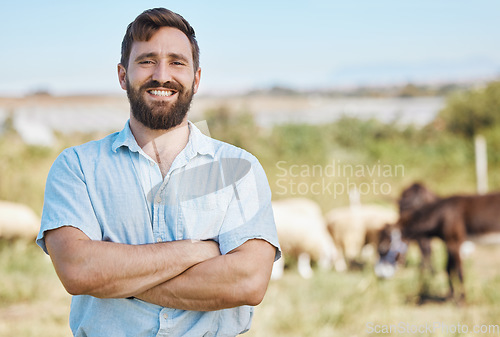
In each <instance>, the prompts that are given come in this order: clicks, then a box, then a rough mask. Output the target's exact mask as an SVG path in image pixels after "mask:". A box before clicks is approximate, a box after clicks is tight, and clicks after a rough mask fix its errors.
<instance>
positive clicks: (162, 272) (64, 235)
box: [45, 227, 220, 298]
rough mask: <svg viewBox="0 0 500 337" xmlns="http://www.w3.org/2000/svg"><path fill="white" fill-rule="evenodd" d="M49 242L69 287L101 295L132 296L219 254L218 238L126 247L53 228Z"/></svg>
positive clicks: (72, 230) (74, 291)
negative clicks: (214, 239) (216, 240)
mask: <svg viewBox="0 0 500 337" xmlns="http://www.w3.org/2000/svg"><path fill="white" fill-rule="evenodd" d="M45 243H46V245H47V250H48V252H49V254H50V257H51V259H52V262H53V264H54V267H55V270H56V272H57V275H58V276H59V278H60V279H61V282H62V284H63V285H64V287H65V288H66V290H67V291H68V292H69V293H70V294H72V295H92V296H95V297H100V298H123V297H129V296H133V295H135V294H138V293H141V292H144V291H146V290H148V289H150V288H152V287H154V286H156V285H158V284H161V283H164V282H166V281H168V280H170V279H172V278H173V277H176V276H177V275H179V274H181V273H182V272H184V271H185V270H186V269H188V268H190V267H192V266H194V265H196V264H198V263H200V262H202V261H206V260H209V259H211V258H214V257H217V256H219V255H220V252H219V246H218V244H217V243H216V242H214V241H197V240H181V241H172V242H163V243H156V244H147V245H127V244H120V243H113V242H104V241H92V240H90V239H89V238H88V237H87V236H86V235H85V234H84V233H83V232H82V231H80V230H79V229H77V228H74V227H60V228H57V229H54V230H50V231H48V232H47V233H45Z"/></svg>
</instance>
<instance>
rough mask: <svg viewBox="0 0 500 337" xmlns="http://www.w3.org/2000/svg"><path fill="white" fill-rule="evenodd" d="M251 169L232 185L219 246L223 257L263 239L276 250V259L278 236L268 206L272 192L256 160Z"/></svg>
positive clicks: (278, 247)
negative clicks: (251, 242) (250, 242)
mask: <svg viewBox="0 0 500 337" xmlns="http://www.w3.org/2000/svg"><path fill="white" fill-rule="evenodd" d="M250 163H251V166H250V170H249V171H248V173H246V175H245V176H244V177H242V178H241V179H240V180H239V181H238V182H236V184H234V186H233V189H234V191H233V196H232V199H231V201H230V203H229V207H228V209H227V212H226V215H225V218H224V221H223V224H222V227H221V231H220V233H219V247H220V250H221V253H222V254H226V253H228V252H230V251H231V250H233V249H235V248H237V247H239V246H241V245H242V244H243V243H245V242H246V241H248V240H251V239H262V240H265V241H267V242H269V243H270V244H271V245H273V246H274V247H275V248H276V255H275V260H278V259H279V258H280V256H281V250H280V246H279V242H278V234H277V232H276V225H275V223H274V216H273V210H272V206H271V189H270V188H269V183H268V180H267V177H266V174H265V172H264V169H263V168H262V166H261V165H260V163H259V162H258V161H257V159H255V157H252V158H250Z"/></svg>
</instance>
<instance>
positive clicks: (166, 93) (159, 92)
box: [148, 89, 177, 97]
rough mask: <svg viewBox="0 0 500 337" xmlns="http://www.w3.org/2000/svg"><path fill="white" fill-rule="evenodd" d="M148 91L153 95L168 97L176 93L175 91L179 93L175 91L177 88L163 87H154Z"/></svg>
mask: <svg viewBox="0 0 500 337" xmlns="http://www.w3.org/2000/svg"><path fill="white" fill-rule="evenodd" d="M148 93H149V94H151V95H153V96H159V97H168V96H172V95H174V94H175V93H177V91H175V90H163V89H152V90H148Z"/></svg>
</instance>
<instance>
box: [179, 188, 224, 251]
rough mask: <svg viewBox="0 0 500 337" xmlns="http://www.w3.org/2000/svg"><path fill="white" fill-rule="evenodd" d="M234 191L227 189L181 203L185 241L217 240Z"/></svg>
mask: <svg viewBox="0 0 500 337" xmlns="http://www.w3.org/2000/svg"><path fill="white" fill-rule="evenodd" d="M231 192H232V189H229V188H225V189H222V190H219V191H217V192H214V193H210V194H207V195H204V196H201V197H198V198H194V199H189V200H184V201H179V206H180V207H179V209H180V210H181V212H179V213H180V214H179V215H180V219H179V220H180V224H181V228H182V231H183V239H196V240H207V239H213V240H215V241H218V240H217V237H218V235H219V232H220V230H221V226H222V223H223V221H224V217H225V214H226V211H227V208H228V206H229V202H230V201H231Z"/></svg>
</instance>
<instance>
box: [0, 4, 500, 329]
mask: <svg viewBox="0 0 500 337" xmlns="http://www.w3.org/2000/svg"><path fill="white" fill-rule="evenodd" d="M160 6H161V7H166V8H169V9H171V10H173V11H175V12H178V13H179V14H181V15H183V16H184V17H185V18H186V19H187V20H188V21H189V22H190V23H191V25H192V26H193V27H194V28H195V30H196V34H197V37H198V42H199V45H200V49H201V67H202V80H201V86H200V91H199V92H198V94H197V95H195V98H194V101H193V106H192V109H191V112H190V114H191V120H193V121H195V122H196V121H203V120H206V121H207V124H208V129H209V131H210V134H211V136H212V137H214V138H216V139H220V140H223V141H227V142H229V143H232V144H235V145H237V146H239V147H242V148H244V149H246V150H248V151H250V152H251V153H253V154H254V155H256V156H257V158H259V160H260V161H261V163H262V165H263V167H264V169H265V171H266V173H267V176H268V179H269V182H270V185H271V189H272V191H273V198H274V200H280V199H286V198H299V197H300V198H307V199H309V200H312V201H314V202H315V203H316V204H317V205H318V206H319V207H320V209H321V211H322V212H323V213H324V214H326V213H327V212H329V211H330V210H332V209H335V208H340V207H344V206H348V205H350V204H352V202H353V195H354V199H355V202H357V203H360V204H376V205H380V206H384V207H387V208H391V209H395V207H396V202H397V199H398V197H399V195H400V193H401V191H402V190H403V189H404V188H405V187H407V186H408V185H410V184H411V183H413V182H414V181H421V182H423V183H424V184H425V185H426V186H428V187H429V188H430V189H431V190H432V191H434V192H435V193H437V194H439V195H451V194H461V193H477V191H478V179H477V173H476V165H477V164H476V161H475V159H476V157H477V155H476V154H475V139H476V138H477V137H478V136H480V137H482V139H484V140H485V143H486V152H485V154H486V156H485V157H486V158H487V168H486V170H483V171H482V172H486V177H484V173H481V174H482V175H483V178H482V179H483V180H482V181H483V183H482V184H483V185H482V186H483V187H482V188H483V190H482V191H485V190H488V191H494V190H498V189H499V188H500V177H499V175H498V173H497V172H498V169H499V168H500V82H499V81H500V48H499V47H498V46H499V45H500V29H499V28H500V27H499V24H498V13H499V12H500V3H498V2H496V1H493V0H478V1H475V2H457V1H451V0H443V1H439V2H436V1H430V0H423V1H418V2H402V1H395V0H381V1H377V2H371V1H355V2H346V1H344V2H341V1H326V0H325V1H319V0H311V1H300V2H299V1H294V0H292V1H273V2H271V1H260V0H258V1H252V2H244V3H239V2H234V1H226V0H224V1H217V2H207V1H184V2H173V1H141V2H138V1H121V2H114V3H111V2H102V1H99V2H97V1H93V0H91V1H85V2H63V1H46V2H36V1H25V2H24V3H23V6H20V5H19V4H17V3H4V4H2V5H0V16H1V20H0V30H1V32H2V33H1V34H0V42H1V43H0V45H1V46H2V51H3V52H2V53H0V200H4V201H9V202H15V203H16V205H17V204H22V205H24V206H27V207H28V208H29V210H30V211H31V212H32V214H34V216H35V217H39V216H40V215H41V211H42V206H43V191H44V186H45V179H46V177H47V174H48V171H49V169H50V166H51V164H52V162H53V161H54V160H55V158H56V157H57V155H58V154H59V153H60V152H61V151H62V150H63V149H64V148H66V147H69V146H73V145H77V144H81V143H83V142H86V141H89V140H93V139H100V138H102V137H104V136H105V135H107V134H109V133H111V132H115V131H119V130H121V129H122V128H123V125H124V124H125V122H126V121H127V119H128V115H129V110H128V101H127V98H126V94H125V92H123V91H122V90H121V89H120V87H119V84H118V80H117V74H116V66H117V63H118V62H119V58H120V46H121V41H122V38H123V34H124V32H125V29H126V26H127V25H128V24H129V23H130V22H131V21H132V20H133V19H134V18H135V17H136V16H137V15H138V14H139V13H140V12H142V11H143V10H144V9H147V8H152V7H160ZM484 184H486V185H484ZM353 190H356V191H357V194H355V193H352V191H353ZM350 192H351V193H350ZM9 205H11V204H9ZM7 207H11V206H7ZM12 207H13V206H12ZM1 209H2V208H0V210H1ZM4 212H6V211H4ZM0 216H1V214H0ZM33 241H34V240H31V238H30V239H28V240H26V239H22V238H14V237H7V235H6V234H5V231H4V234H3V236H2V231H0V279H1V282H0V336H68V335H70V332H69V328H68V322H67V316H68V313H69V295H67V294H65V292H64V290H63V289H62V286H61V285H60V284H59V281H58V280H57V276H56V275H55V273H54V271H53V268H52V266H51V264H50V262H49V260H48V258H45V257H44V256H43V253H42V252H41V250H39V249H38V248H37V247H35V245H34V243H33ZM435 245H436V249H435V252H436V253H435V258H434V263H435V264H436V266H437V267H436V268H437V269H438V270H442V269H443V268H444V264H445V260H444V252H443V247H442V246H440V245H439V242H436V243H435ZM485 249H488V250H486V251H480V250H479V249H477V251H476V256H472V257H471V258H470V260H467V261H466V262H467V263H466V288H467V289H468V295H469V298H468V305H467V306H466V307H457V306H455V305H454V304H453V303H439V304H436V303H434V304H428V305H425V306H418V305H417V304H416V303H415V296H416V295H417V293H418V291H419V289H418V284H419V271H418V263H419V258H420V257H419V255H418V252H416V253H415V254H413V253H412V251H410V254H409V256H408V258H407V263H406V268H404V270H400V271H399V274H398V275H396V277H395V278H393V279H391V280H385V281H380V280H378V279H377V278H376V277H375V276H374V275H373V271H372V268H370V267H369V266H370V263H372V262H373V261H374V259H375V258H374V257H372V258H370V259H368V262H367V263H366V264H365V266H364V267H362V268H357V269H356V270H348V271H347V272H338V271H333V270H332V271H322V270H316V266H315V265H313V267H314V268H313V269H315V273H314V276H313V277H312V278H310V279H307V280H305V279H303V278H302V277H300V276H299V274H298V273H297V271H296V270H295V269H296V262H294V261H292V260H290V261H288V260H287V268H286V269H285V274H284V276H283V277H282V278H281V279H279V280H273V281H272V282H271V284H270V286H269V290H268V295H267V296H266V299H265V300H264V302H263V303H262V304H261V305H260V306H259V307H258V308H257V311H256V315H255V320H254V326H253V329H252V330H251V331H250V332H249V333H248V335H249V336H331V335H334V334H335V335H340V336H365V335H369V334H370V333H369V332H368V331H367V330H368V329H367V323H369V322H375V324H397V323H398V322H400V321H403V322H408V323H415V324H422V323H425V322H429V321H430V322H432V321H433V320H434V321H436V320H437V321H440V322H445V323H447V324H457V323H464V324H470V325H471V326H472V325H473V324H493V323H495V324H498V323H499V322H498V321H495V320H496V319H497V317H499V314H500V312H499V309H498V305H497V304H498V300H500V291H499V290H498V289H500V288H499V287H498V285H500V273H496V272H492V270H495V268H494V266H495V260H496V258H497V256H498V252H497V251H496V250H495V249H496V248H495V247H488V248H485ZM478 261H479V262H480V263H479V262H478ZM484 270H488V272H487V273H484V274H483V271H484ZM443 273H444V271H443ZM443 273H441V274H439V275H438V277H437V278H436V279H437V281H436V282H435V284H434V285H433V287H435V291H436V292H437V293H439V292H445V290H446V286H447V284H446V278H445V275H444V274H443ZM297 288H300V291H297ZM382 309H383V310H382ZM389 335H391V334H389ZM393 335H396V334H393ZM410 335H411V334H410ZM415 335H416V334H415ZM419 335H422V334H419ZM432 335H433V336H439V335H442V336H448V335H454V334H453V333H442V332H441V334H440V333H439V332H438V333H434V334H432ZM462 335H464V334H462Z"/></svg>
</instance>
